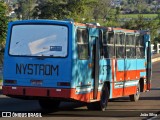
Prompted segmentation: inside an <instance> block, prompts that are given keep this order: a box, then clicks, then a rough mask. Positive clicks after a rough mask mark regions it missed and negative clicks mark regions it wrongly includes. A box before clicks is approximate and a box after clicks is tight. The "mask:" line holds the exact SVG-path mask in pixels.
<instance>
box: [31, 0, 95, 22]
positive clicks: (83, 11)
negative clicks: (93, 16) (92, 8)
mask: <svg viewBox="0 0 160 120" xmlns="http://www.w3.org/2000/svg"><path fill="white" fill-rule="evenodd" d="M93 1H94V0H87V1H86V0H46V1H43V2H40V4H39V5H38V6H37V7H35V9H34V13H33V16H34V18H39V19H67V18H69V19H74V20H75V21H78V22H82V21H83V19H82V18H86V19H89V17H87V16H88V15H87V13H88V12H87V10H88V8H89V4H91V3H92V2H93Z"/></svg>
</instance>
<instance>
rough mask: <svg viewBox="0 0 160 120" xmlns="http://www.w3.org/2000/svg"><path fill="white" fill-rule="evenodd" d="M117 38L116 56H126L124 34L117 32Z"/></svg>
mask: <svg viewBox="0 0 160 120" xmlns="http://www.w3.org/2000/svg"><path fill="white" fill-rule="evenodd" d="M115 40H116V44H115V47H116V58H124V56H125V44H124V34H123V33H116V34H115Z"/></svg>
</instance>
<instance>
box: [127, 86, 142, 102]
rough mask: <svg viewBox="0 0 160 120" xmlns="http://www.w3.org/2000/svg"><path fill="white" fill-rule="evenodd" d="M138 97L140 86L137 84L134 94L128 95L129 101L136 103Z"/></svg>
mask: <svg viewBox="0 0 160 120" xmlns="http://www.w3.org/2000/svg"><path fill="white" fill-rule="evenodd" d="M139 96H140V84H139V83H138V85H137V89H136V93H135V94H133V95H130V96H129V97H130V100H131V101H134V102H136V101H138V100H139Z"/></svg>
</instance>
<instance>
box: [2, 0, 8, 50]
mask: <svg viewBox="0 0 160 120" xmlns="http://www.w3.org/2000/svg"><path fill="white" fill-rule="evenodd" d="M6 13H7V5H6V4H5V3H4V2H2V1H0V26H1V27H0V48H1V49H3V48H4V46H5V40H6V31H7V24H8V17H7V16H6Z"/></svg>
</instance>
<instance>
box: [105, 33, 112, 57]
mask: <svg viewBox="0 0 160 120" xmlns="http://www.w3.org/2000/svg"><path fill="white" fill-rule="evenodd" d="M103 50H104V57H105V58H112V57H113V56H114V33H113V32H108V33H107V32H104V34H103Z"/></svg>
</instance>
